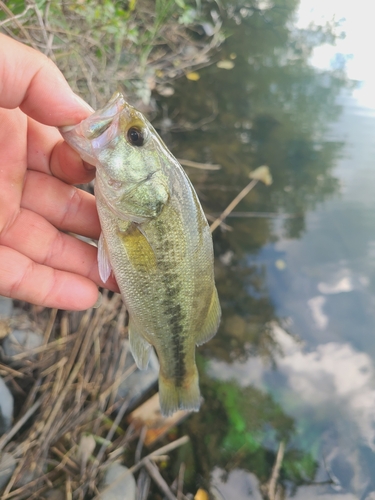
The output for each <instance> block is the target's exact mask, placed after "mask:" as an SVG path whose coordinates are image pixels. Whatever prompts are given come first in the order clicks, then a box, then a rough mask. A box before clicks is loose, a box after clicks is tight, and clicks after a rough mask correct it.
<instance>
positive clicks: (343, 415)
mask: <svg viewBox="0 0 375 500" xmlns="http://www.w3.org/2000/svg"><path fill="white" fill-rule="evenodd" d="M273 335H274V339H275V341H276V342H277V343H278V344H279V346H280V347H281V350H282V353H283V354H282V355H276V366H277V368H276V370H274V369H272V368H271V367H269V366H267V365H266V364H265V363H264V362H263V361H262V360H261V359H259V358H250V359H249V360H247V361H246V362H245V363H235V364H233V365H228V364H226V363H224V362H220V361H211V362H210V365H209V374H210V375H211V376H213V377H215V378H218V379H221V380H231V379H235V380H236V381H237V382H238V384H239V385H241V386H247V385H254V386H255V387H257V388H259V389H262V390H267V391H270V392H272V393H274V397H275V398H276V399H277V400H278V401H279V402H280V403H281V404H282V406H283V408H284V411H286V412H287V413H288V414H290V415H291V416H293V417H298V418H301V416H302V415H306V414H309V415H311V416H313V420H314V421H315V423H317V422H320V424H323V425H324V427H325V428H326V429H329V428H330V427H332V426H335V427H336V426H337V421H340V428H341V427H343V429H342V430H343V431H344V432H345V430H344V428H345V429H346V428H347V429H349V428H350V432H351V435H352V437H353V439H355V438H356V437H357V438H359V439H360V440H361V442H362V444H365V445H367V446H369V447H370V448H371V449H372V450H373V451H375V444H374V443H375V386H374V373H375V372H374V366H373V362H372V360H371V358H370V356H368V355H367V354H366V353H363V352H358V351H356V350H355V349H354V348H353V346H351V345H350V344H349V343H338V342H328V343H326V344H319V345H318V346H317V347H316V349H315V350H312V351H306V350H305V349H304V346H303V345H302V344H301V343H299V342H298V341H297V340H295V339H294V338H293V337H291V336H290V335H289V334H288V333H287V332H285V331H284V330H283V329H282V328H280V327H279V326H278V325H273ZM280 379H282V380H283V389H282V391H280V390H279V387H280V383H279V381H280ZM297 421H298V419H297ZM355 435H357V436H355Z"/></svg>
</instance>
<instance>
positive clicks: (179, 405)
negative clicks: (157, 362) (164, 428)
mask: <svg viewBox="0 0 375 500" xmlns="http://www.w3.org/2000/svg"><path fill="white" fill-rule="evenodd" d="M159 399H160V408H161V412H162V414H163V415H164V416H165V417H168V416H169V415H172V413H174V412H175V411H177V410H190V411H198V410H199V407H200V404H201V397H200V392H199V385H198V372H197V371H195V373H194V375H193V376H192V377H189V379H188V380H186V381H184V382H183V384H182V385H176V384H175V382H174V381H173V380H172V379H167V378H165V377H164V376H163V375H162V374H161V373H160V375H159Z"/></svg>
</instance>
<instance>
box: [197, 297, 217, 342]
mask: <svg viewBox="0 0 375 500" xmlns="http://www.w3.org/2000/svg"><path fill="white" fill-rule="evenodd" d="M220 318H221V308H220V302H219V297H218V295H217V290H216V288H214V291H213V294H212V298H211V304H210V308H209V309H208V313H207V316H206V321H205V322H204V324H203V327H202V328H201V329H200V331H199V332H198V333H197V336H196V339H195V343H196V345H202V344H204V343H205V342H208V341H209V340H210V339H212V337H213V336H214V335H215V334H216V332H217V329H218V327H219V323H220Z"/></svg>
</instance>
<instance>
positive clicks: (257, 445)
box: [160, 0, 350, 485]
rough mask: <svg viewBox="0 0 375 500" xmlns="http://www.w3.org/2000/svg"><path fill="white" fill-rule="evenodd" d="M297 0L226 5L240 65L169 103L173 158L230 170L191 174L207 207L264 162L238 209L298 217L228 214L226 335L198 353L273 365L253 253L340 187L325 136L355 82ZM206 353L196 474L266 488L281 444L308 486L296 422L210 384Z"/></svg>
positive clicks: (239, 391) (296, 225)
mask: <svg viewBox="0 0 375 500" xmlns="http://www.w3.org/2000/svg"><path fill="white" fill-rule="evenodd" d="M298 4H299V2H298V1H297V0H274V1H272V2H265V1H262V2H259V1H255V0H254V1H252V2H243V1H240V0H238V1H229V0H227V1H223V2H222V3H221V4H220V5H221V9H222V11H221V15H224V18H225V24H224V29H225V30H226V32H227V33H228V34H229V35H230V36H229V37H228V39H227V40H226V42H225V44H224V45H223V48H222V51H221V53H220V59H221V60H225V61H232V62H233V63H234V67H233V69H230V70H225V69H218V68H217V67H215V66H212V67H210V68H206V69H204V70H202V71H201V73H200V77H201V78H200V80H199V81H194V82H192V81H188V80H186V81H180V82H179V83H178V84H177V85H176V93H175V95H174V96H172V97H170V98H168V99H164V100H163V107H164V118H165V113H166V110H168V120H170V117H173V119H172V120H171V122H170V121H169V122H168V123H169V132H168V133H167V134H164V136H165V137H166V140H167V141H168V142H169V144H170V146H171V147H172V150H173V151H174V152H175V153H176V154H177V156H179V157H181V158H185V159H190V160H194V161H198V162H209V163H219V164H220V165H221V166H222V169H221V170H220V171H217V172H207V171H196V170H193V169H187V170H188V173H189V175H190V177H191V178H192V180H193V183H194V184H195V186H196V188H197V190H198V194H199V195H200V198H201V200H202V203H203V205H204V209H205V211H206V213H207V214H209V215H210V214H212V215H216V214H218V213H220V212H221V211H222V210H223V209H224V208H225V207H226V206H227V205H228V204H229V203H230V201H231V200H232V199H233V198H234V196H235V195H236V194H237V193H238V192H239V191H240V190H241V189H242V188H243V187H244V186H245V185H246V184H247V183H248V173H249V172H250V171H251V170H253V169H255V168H256V167H258V166H260V165H264V164H265V165H268V166H269V167H270V170H271V172H272V176H273V179H274V182H273V184H272V186H270V187H266V186H263V185H260V184H258V185H257V187H256V189H254V190H253V191H252V192H251V193H250V194H249V195H248V196H247V197H246V198H245V199H244V200H243V201H242V202H241V203H240V205H239V206H238V208H237V209H238V210H239V211H243V212H246V211H251V212H267V213H269V212H272V213H276V214H289V215H291V217H290V218H285V219H281V218H276V220H274V219H272V218H267V217H263V218H237V219H236V218H231V219H228V220H227V221H226V222H227V223H228V224H230V226H231V229H232V230H231V231H225V230H222V229H218V230H217V231H216V232H215V234H214V244H215V254H216V256H217V263H216V276H217V285H218V290H219V296H220V299H221V304H222V308H223V320H222V324H221V327H220V330H219V333H218V335H217V336H216V337H215V338H214V339H213V340H212V341H211V342H210V343H208V344H206V345H205V346H203V347H202V348H201V349H200V352H201V353H203V354H204V355H205V356H209V357H214V358H216V359H220V360H223V361H226V362H228V363H232V362H233V361H236V362H238V361H243V360H245V359H247V358H248V357H249V356H251V355H261V356H263V357H265V358H267V359H269V360H271V362H272V361H273V360H274V354H275V353H276V352H278V350H279V348H278V345H277V343H276V342H275V339H274V337H273V335H272V329H271V328H270V325H271V324H272V322H279V321H280V319H279V318H277V315H276V312H275V308H274V305H273V303H272V300H271V298H270V295H269V291H268V289H267V286H266V280H265V278H266V275H265V272H266V271H265V269H264V268H262V267H260V266H257V265H254V261H253V259H252V258H251V256H252V255H254V254H256V253H257V252H258V251H259V250H260V249H261V248H262V247H263V246H264V245H265V244H267V243H270V242H274V241H275V240H277V238H278V237H279V235H280V234H282V233H283V235H284V236H287V237H289V238H298V237H300V236H301V234H302V233H303V231H304V228H305V222H304V220H305V214H306V212H307V211H308V210H312V209H314V207H315V206H316V205H317V204H318V203H321V202H322V201H324V200H326V199H327V198H328V197H330V196H332V195H333V194H335V193H337V191H338V189H339V183H338V180H337V179H336V178H335V177H334V175H333V167H334V165H335V161H336V159H337V158H338V156H339V155H340V151H341V148H342V144H340V143H337V142H334V141H329V140H327V138H326V135H325V133H326V131H327V127H328V126H329V124H330V123H331V122H332V121H333V120H335V119H336V118H337V117H338V116H339V113H340V107H339V106H338V105H337V103H336V98H337V95H338V94H339V93H340V91H341V90H342V89H344V88H345V87H348V86H349V85H350V82H348V80H347V78H346V77H345V73H344V67H343V65H342V64H337V65H336V67H335V68H334V69H332V70H331V71H318V70H317V69H315V68H313V67H311V66H310V65H309V63H308V60H309V57H310V55H311V53H312V50H313V49H314V47H316V46H318V45H321V44H323V43H326V42H334V40H335V37H336V35H335V32H334V30H333V27H332V26H326V27H316V26H312V27H311V28H310V29H309V30H303V31H302V30H298V29H297V28H295V26H293V23H292V21H293V18H294V15H295V11H296V8H297V6H298ZM214 6H216V4H212V5H210V7H212V8H214ZM202 117H203V118H204V117H210V118H209V119H207V120H206V121H205V120H203V121H202ZM204 121H205V123H203V122H204ZM163 123H164V122H163V120H161V121H160V126H161V128H163ZM171 123H172V126H170V125H171ZM197 123H198V124H200V125H198V126H197V127H195V126H194V124H197ZM202 123H203V124H202ZM280 226H281V228H282V231H280ZM199 359H200V362H201V364H202V365H203V366H202V367H201V370H200V372H201V373H203V375H202V381H201V385H202V393H203V394H204V396H205V404H204V406H203V409H202V411H201V412H200V413H199V414H197V415H194V416H193V417H192V418H191V419H189V420H188V422H187V424H186V425H187V426H188V430H189V434H190V436H191V437H192V449H191V455H189V456H190V459H189V458H187V457H185V460H187V462H188V463H189V464H190V466H191V469H190V472H191V478H193V477H195V474H196V473H200V474H202V476H203V477H204V479H205V480H206V481H209V478H210V473H211V471H212V470H213V468H214V467H215V466H219V467H221V468H222V469H224V470H226V471H227V472H229V471H230V470H232V469H234V468H244V469H246V470H249V471H251V472H253V473H255V474H256V475H257V477H258V478H259V479H260V481H261V482H263V483H264V482H266V481H267V480H269V478H270V475H271V472H272V467H273V465H274V462H275V456H276V453H277V449H278V444H279V443H280V441H284V442H286V445H287V448H286V450H287V451H286V453H285V456H284V460H283V466H282V469H281V473H280V478H281V480H283V481H289V482H291V484H294V485H297V484H300V483H302V482H304V481H305V482H310V481H312V480H313V478H314V475H315V471H316V462H315V459H314V457H313V456H312V455H311V454H309V453H303V452H301V451H299V450H298V449H296V448H294V447H293V445H292V444H291V443H292V441H293V436H294V432H295V431H294V423H293V420H292V419H291V418H290V417H288V416H287V415H285V414H284V413H283V410H282V408H281V407H280V406H279V405H278V404H277V403H276V402H275V401H273V399H272V397H271V396H269V395H266V394H264V393H262V392H261V391H260V390H258V389H256V388H253V387H239V386H238V385H237V384H236V383H234V382H226V383H223V382H220V383H219V382H218V381H215V380H212V379H210V378H209V377H208V375H207V374H204V361H202V359H201V358H199ZM192 457H194V458H192Z"/></svg>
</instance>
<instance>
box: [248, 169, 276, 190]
mask: <svg viewBox="0 0 375 500" xmlns="http://www.w3.org/2000/svg"><path fill="white" fill-rule="evenodd" d="M249 177H250V179H256V180H257V181H262V182H264V184H265V185H266V186H269V185H270V184H272V175H271V172H270V169H269V168H268V167H267V166H266V165H262V166H261V167H258V168H256V169H255V170H253V171H252V172H250V173H249Z"/></svg>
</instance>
